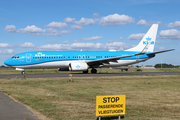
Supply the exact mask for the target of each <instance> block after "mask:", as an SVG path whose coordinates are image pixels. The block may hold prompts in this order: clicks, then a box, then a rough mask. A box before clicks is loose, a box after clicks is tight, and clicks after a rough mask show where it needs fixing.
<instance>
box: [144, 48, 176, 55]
mask: <svg viewBox="0 0 180 120" xmlns="http://www.w3.org/2000/svg"><path fill="white" fill-rule="evenodd" d="M173 50H175V49H170V50H164V51H158V52H153V53H148V54H147V55H155V54H159V53H163V52H169V51H173Z"/></svg>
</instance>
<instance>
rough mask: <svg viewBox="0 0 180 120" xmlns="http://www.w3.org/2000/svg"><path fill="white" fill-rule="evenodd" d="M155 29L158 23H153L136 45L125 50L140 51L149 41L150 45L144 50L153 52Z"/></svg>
mask: <svg viewBox="0 0 180 120" xmlns="http://www.w3.org/2000/svg"><path fill="white" fill-rule="evenodd" d="M157 29H158V24H153V25H152V26H151V28H150V29H149V30H148V32H147V33H146V34H145V35H144V37H143V39H142V40H141V41H140V43H139V44H138V45H137V46H136V47H134V48H130V49H128V50H125V51H142V50H143V49H144V48H145V47H146V46H147V45H148V43H149V42H150V45H149V46H148V50H147V51H146V52H153V51H154V46H155V41H156V35H157Z"/></svg>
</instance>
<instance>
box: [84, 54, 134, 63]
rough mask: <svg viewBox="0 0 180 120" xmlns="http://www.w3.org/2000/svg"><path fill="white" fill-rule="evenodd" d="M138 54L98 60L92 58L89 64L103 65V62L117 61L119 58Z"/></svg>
mask: <svg viewBox="0 0 180 120" xmlns="http://www.w3.org/2000/svg"><path fill="white" fill-rule="evenodd" d="M136 55H137V54H134V55H126V56H119V57H111V58H105V59H98V60H91V61H87V64H88V65H95V64H98V65H102V64H103V63H105V64H109V62H117V60H119V59H121V58H127V57H132V56H136Z"/></svg>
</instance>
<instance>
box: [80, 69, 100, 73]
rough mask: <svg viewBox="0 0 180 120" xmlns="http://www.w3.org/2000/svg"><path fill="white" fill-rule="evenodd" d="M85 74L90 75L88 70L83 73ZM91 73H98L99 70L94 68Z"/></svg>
mask: <svg viewBox="0 0 180 120" xmlns="http://www.w3.org/2000/svg"><path fill="white" fill-rule="evenodd" d="M83 73H88V70H86V71H83ZM91 73H97V70H96V69H94V68H92V69H91Z"/></svg>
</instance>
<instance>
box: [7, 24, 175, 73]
mask: <svg viewBox="0 0 180 120" xmlns="http://www.w3.org/2000/svg"><path fill="white" fill-rule="evenodd" d="M157 29H158V24H153V25H152V26H151V28H150V29H149V31H148V32H147V33H146V35H145V36H144V37H143V39H142V40H141V41H140V43H139V44H138V45H137V46H135V47H134V48H131V49H128V50H125V51H36V52H25V53H20V54H16V55H14V56H13V57H12V58H10V59H8V60H6V61H5V62H4V64H6V65H8V66H10V67H13V68H16V70H21V71H22V74H24V69H46V68H58V70H60V71H83V73H87V72H88V69H89V68H92V70H91V73H96V72H97V70H96V69H95V68H99V67H118V66H124V65H131V64H135V63H139V62H144V61H146V60H148V59H150V58H153V57H155V54H158V53H162V52H168V51H172V50H174V49H170V50H165V51H159V52H153V51H154V45H155V40H156V34H157Z"/></svg>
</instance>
